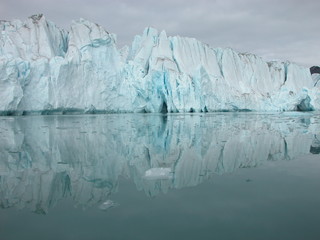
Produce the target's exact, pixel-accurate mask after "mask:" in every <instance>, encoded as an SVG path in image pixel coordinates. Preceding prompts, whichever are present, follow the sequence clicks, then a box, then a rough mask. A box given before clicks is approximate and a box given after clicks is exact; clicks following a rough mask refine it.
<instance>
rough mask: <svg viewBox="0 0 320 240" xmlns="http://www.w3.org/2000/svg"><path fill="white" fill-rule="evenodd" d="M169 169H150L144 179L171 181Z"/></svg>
mask: <svg viewBox="0 0 320 240" xmlns="http://www.w3.org/2000/svg"><path fill="white" fill-rule="evenodd" d="M172 174H173V173H172V171H171V168H150V169H148V170H147V171H146V172H145V174H144V178H146V179H148V180H158V179H160V180H161V179H163V180H164V179H171V178H172V177H173V176H172Z"/></svg>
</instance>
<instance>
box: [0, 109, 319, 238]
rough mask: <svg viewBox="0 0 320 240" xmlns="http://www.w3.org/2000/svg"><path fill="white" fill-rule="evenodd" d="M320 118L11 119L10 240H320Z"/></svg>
mask: <svg viewBox="0 0 320 240" xmlns="http://www.w3.org/2000/svg"><path fill="white" fill-rule="evenodd" d="M319 190H320V114H319V113H276V114H260V113H215V114H191V115H190V114H189V115H181V114H172V115H151V114H123V115H81V116H64V115H63V116H25V117H24V116H21V117H0V239H1V240H13V239H14V240H15V239H33V240H34V239H77V240H81V239H93V240H94V239H125V240H134V239H137V240H141V239H161V240H162V239H268V240H270V239H273V240H274V239H281V240H285V239H288V240H293V239H297V240H309V239H310V240H313V239H314V240H318V239H320V227H319V223H320V191H319Z"/></svg>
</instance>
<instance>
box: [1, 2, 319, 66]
mask: <svg viewBox="0 0 320 240" xmlns="http://www.w3.org/2000/svg"><path fill="white" fill-rule="evenodd" d="M35 13H43V14H45V16H46V18H47V19H48V20H51V21H53V22H55V23H56V24H57V25H58V26H60V27H63V28H65V29H68V28H69V26H70V24H71V21H72V20H73V19H79V18H80V17H82V18H86V19H88V20H90V21H93V22H96V23H99V24H100V25H102V26H103V27H104V28H105V29H106V30H108V31H109V32H113V33H116V34H117V36H118V44H119V45H120V46H122V45H124V44H130V43H131V41H132V39H133V37H134V35H137V34H141V33H142V31H143V29H144V28H145V27H147V26H152V27H155V28H157V29H159V30H162V29H164V30H166V32H167V34H168V35H171V36H172V35H180V36H186V37H194V38H197V39H199V40H200V41H202V42H204V43H208V44H209V45H211V46H212V47H232V48H234V49H236V50H237V51H240V52H250V53H255V54H257V55H260V56H262V57H263V58H265V59H266V60H290V61H293V62H296V63H299V64H302V65H305V66H311V65H320V30H319V25H320V1H318V0H304V1H302V0H281V1H280V0H157V1H154V0H140V1H138V0H118V1H116V0H105V1H102V0H53V1H52V0H0V19H5V20H12V19H14V18H19V19H25V18H27V17H28V16H30V15H32V14H35Z"/></svg>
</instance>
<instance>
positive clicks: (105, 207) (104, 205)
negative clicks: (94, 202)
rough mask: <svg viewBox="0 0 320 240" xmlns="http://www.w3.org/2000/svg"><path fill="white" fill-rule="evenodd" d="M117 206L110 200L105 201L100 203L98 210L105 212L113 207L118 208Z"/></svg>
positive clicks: (117, 204)
mask: <svg viewBox="0 0 320 240" xmlns="http://www.w3.org/2000/svg"><path fill="white" fill-rule="evenodd" d="M118 206H119V203H116V202H114V201H112V200H107V201H105V202H103V203H101V205H100V206H99V209H100V210H102V211H106V210H108V209H110V208H114V207H118Z"/></svg>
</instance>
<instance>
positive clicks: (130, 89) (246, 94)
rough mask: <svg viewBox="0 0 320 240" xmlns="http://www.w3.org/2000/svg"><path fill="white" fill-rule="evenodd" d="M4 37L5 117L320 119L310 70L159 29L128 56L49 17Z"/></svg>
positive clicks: (0, 69)
mask: <svg viewBox="0 0 320 240" xmlns="http://www.w3.org/2000/svg"><path fill="white" fill-rule="evenodd" d="M0 30H1V35H0V112H1V114H7V115H10V114H27V113H41V114H48V113H70V112H77V113H82V112H85V113H96V112H207V111H209V112H210V111H240V110H253V111H292V110H302V111H305V110H319V109H320V93H319V92H320V91H319V86H320V82H319V77H317V76H313V75H311V73H310V71H309V69H308V68H305V67H302V66H299V65H297V64H294V63H290V62H276V61H273V62H266V61H264V60H263V59H262V58H260V57H258V56H256V55H253V54H242V53H238V52H236V51H234V50H232V49H230V48H226V49H222V48H211V47H209V46H208V45H206V44H203V43H201V42H199V41H197V40H196V39H192V38H184V37H179V36H175V37H168V36H167V35H166V33H165V32H164V31H162V32H158V31H157V30H156V29H153V28H146V29H145V30H144V32H143V34H142V35H141V36H136V37H135V38H134V40H133V43H132V45H131V46H130V47H128V46H125V47H123V48H121V49H118V48H117V45H116V36H115V35H114V34H110V33H108V32H107V31H106V30H104V29H103V28H102V27H101V26H99V25H97V24H94V23H91V22H89V21H87V20H84V19H80V20H79V21H74V22H72V24H71V27H70V31H69V32H67V31H65V30H62V29H60V28H58V27H57V26H56V25H55V24H54V23H52V22H50V21H47V20H46V19H45V17H44V16H43V15H33V16H31V17H30V18H28V19H27V20H26V21H24V22H22V21H20V20H13V21H1V22H0ZM314 75H319V74H314Z"/></svg>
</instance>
